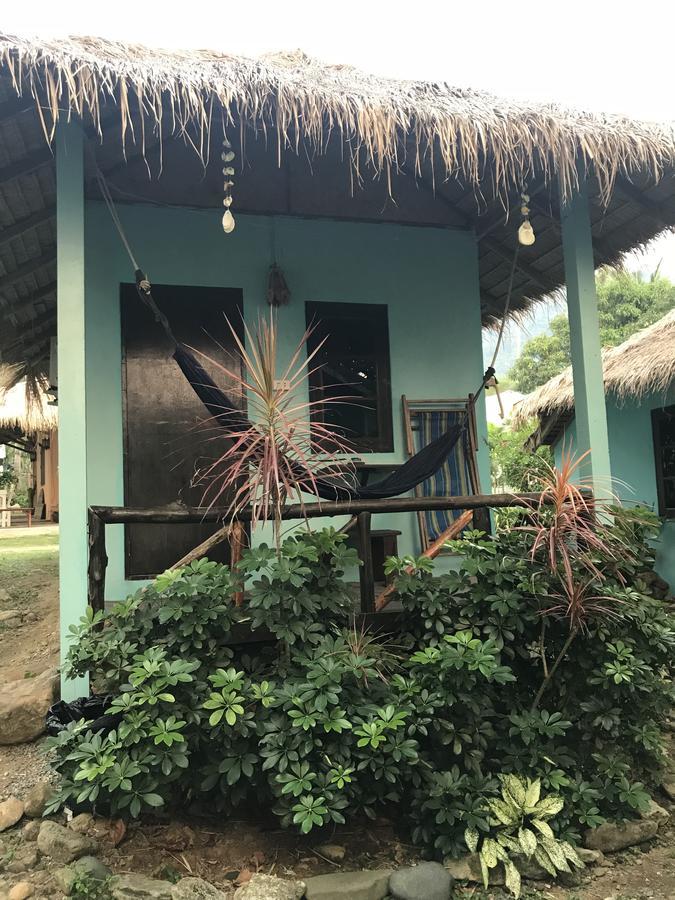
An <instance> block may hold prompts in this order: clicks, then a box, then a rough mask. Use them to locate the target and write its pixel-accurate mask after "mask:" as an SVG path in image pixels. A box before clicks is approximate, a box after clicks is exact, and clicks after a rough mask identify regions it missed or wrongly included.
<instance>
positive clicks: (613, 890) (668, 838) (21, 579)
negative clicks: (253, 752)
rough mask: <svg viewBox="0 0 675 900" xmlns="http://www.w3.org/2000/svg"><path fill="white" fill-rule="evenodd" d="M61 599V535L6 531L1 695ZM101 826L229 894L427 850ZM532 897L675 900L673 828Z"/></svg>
mask: <svg viewBox="0 0 675 900" xmlns="http://www.w3.org/2000/svg"><path fill="white" fill-rule="evenodd" d="M57 597H58V532H57V529H55V528H51V529H45V528H36V529H31V530H30V531H29V530H28V529H23V530H22V531H21V533H18V532H4V533H3V532H0V610H5V609H18V610H20V611H21V612H22V613H23V614H24V619H23V621H22V623H21V624H20V625H17V626H13V627H9V626H3V625H2V624H0V690H1V689H3V687H4V685H5V684H6V683H7V682H8V681H11V680H15V679H21V678H30V677H34V676H35V675H37V674H39V673H41V672H42V671H44V670H45V669H47V668H49V667H50V666H55V665H57V662H58V605H57ZM673 737H674V738H675V735H674V736H673ZM41 745H42V742H41V741H37V742H35V743H34V744H30V745H23V746H20V747H0V800H1V799H3V798H5V797H7V796H9V795H10V794H16V795H17V796H19V797H21V796H22V794H23V793H24V792H25V790H26V789H27V788H28V787H29V786H30V785H31V784H33V783H35V782H37V781H40V780H42V779H44V778H45V777H47V776H48V775H49V768H48V763H47V760H46V758H45V755H44V753H43V751H42V747H41ZM673 758H674V760H675V752H674V754H673ZM656 799H657V801H658V802H659V803H660V804H662V805H663V806H664V807H666V808H668V809H670V811H671V814H672V816H673V819H675V808H673V807H671V806H669V805H668V803H667V801H666V800H665V798H663V797H657V798H656ZM95 827H96V830H97V836H98V837H99V840H100V846H101V852H100V857H101V858H102V859H103V860H104V861H105V862H107V863H108V864H109V865H110V866H111V868H112V869H113V870H114V871H115V872H117V873H122V872H143V873H146V874H148V875H152V876H154V877H163V878H169V879H176V878H178V877H182V876H183V875H186V874H190V873H192V874H195V875H200V876H201V877H203V878H205V879H207V880H208V881H210V882H212V883H213V884H216V885H218V886H220V887H221V888H224V889H227V888H232V889H234V886H235V884H236V883H237V882H241V881H242V880H246V878H247V877H248V874H249V873H255V872H256V871H261V872H266V873H272V874H276V875H281V876H284V875H286V876H294V877H298V878H307V877H310V876H311V875H318V874H322V873H325V872H335V871H339V870H340V869H344V870H353V869H360V868H371V869H372V868H390V867H398V866H401V865H405V864H408V863H412V862H415V861H416V860H418V859H419V851H417V850H416V849H415V848H414V847H413V846H412V845H410V844H409V843H408V842H407V840H406V837H405V835H402V834H399V833H397V831H396V828H395V826H394V824H393V823H391V822H388V821H386V820H380V821H378V822H376V823H373V824H372V825H370V824H369V825H367V826H365V827H363V828H359V829H354V828H341V829H336V830H335V832H334V833H333V834H331V835H326V834H322V835H321V837H320V838H317V837H315V836H309V837H307V838H302V837H300V836H298V835H296V834H295V833H293V832H288V831H284V830H281V829H279V828H278V824H277V823H276V821H275V820H274V819H273V818H272V817H270V818H269V819H261V818H260V816H259V815H258V814H257V810H249V811H246V814H245V816H244V817H243V819H242V820H236V821H234V820H231V819H230V820H214V819H203V818H202V819H200V818H198V817H196V816H192V817H189V818H186V819H185V820H183V821H180V822H178V821H162V820H158V821H157V822H155V823H153V824H148V823H144V824H143V825H138V824H130V825H129V826H128V828H126V829H125V828H124V826H123V825H121V824H119V823H106V822H105V821H103V822H101V823H99V824H98V825H97V826H95ZM122 833H123V836H122ZM120 838H122V839H121V840H120ZM19 840H20V838H19V835H18V833H17V834H13V833H9V832H7V833H5V834H4V835H2V841H1V842H0V843H2V847H0V850H2V849H4V850H5V851H9V850H11V845H12V843H13V842H14V841H16V842H18V841H19ZM325 844H331V845H338V846H339V847H340V848H343V849H344V859H343V860H342V861H340V862H335V861H334V860H333V859H329V858H328V855H331V856H332V853H328V851H327V850H326V848H325V847H324V845H325ZM327 853H328V855H327ZM1 855H2V853H1V852H0V856H1ZM466 895H467V897H468V896H470V897H471V898H473V900H483V898H487V897H490V896H492V897H498V896H501V892H499V891H489V892H483V890H482V888H479V887H477V886H476V887H473V888H467V889H466ZM524 896H525V897H528V898H531V900H608V898H611V900H675V826H674V825H673V824H671V825H670V826H669V827H667V828H665V829H664V828H663V827H662V828H661V830H660V832H659V835H658V836H657V838H656V839H655V840H653V841H651V842H649V843H648V844H644V845H642V846H641V847H638V848H631V849H630V850H628V851H625V852H624V853H620V854H614V855H612V856H611V857H608V858H607V861H606V864H605V865H602V866H600V867H592V868H591V867H589V868H588V869H587V870H586V872H585V873H584V874H583V876H582V880H581V884H579V885H578V886H567V887H562V886H560V885H553V884H545V883H544V884H542V883H537V882H529V883H527V887H526V889H525V891H524Z"/></svg>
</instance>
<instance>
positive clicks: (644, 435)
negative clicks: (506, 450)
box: [554, 389, 675, 592]
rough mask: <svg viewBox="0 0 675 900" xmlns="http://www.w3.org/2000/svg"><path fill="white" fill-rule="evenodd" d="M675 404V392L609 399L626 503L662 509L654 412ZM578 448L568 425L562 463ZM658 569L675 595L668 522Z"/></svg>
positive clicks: (612, 450)
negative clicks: (637, 399) (658, 493)
mask: <svg viewBox="0 0 675 900" xmlns="http://www.w3.org/2000/svg"><path fill="white" fill-rule="evenodd" d="M672 403H675V389H673V390H671V391H670V393H669V394H667V395H665V396H664V395H663V394H653V395H650V396H647V397H645V398H643V400H642V401H641V402H640V403H637V402H635V401H630V402H625V403H619V402H618V401H617V400H616V399H614V398H611V397H610V398H608V400H607V403H606V406H607V428H608V432H609V454H610V462H611V467H612V478H613V483H614V492H615V493H616V494H617V495H618V496H619V497H620V498H621V500H622V501H623V502H624V503H633V504H634V503H639V504H643V505H645V506H648V507H650V508H651V509H653V510H655V511H656V510H657V509H658V502H657V496H656V470H655V464H654V444H653V441H652V420H651V411H652V410H653V409H658V408H659V407H662V406H670V405H671V404H672ZM563 447H566V448H570V447H571V448H572V449H574V448H575V447H576V420H575V419H573V420H572V422H571V423H570V424H569V425H568V427H567V429H566V430H565V432H564V434H563V436H562V437H561V439H560V440H559V441H558V442H557V443H556V445H555V448H554V451H555V457H556V462H557V463H559V462H560V456H561V453H562V448H563ZM656 567H657V570H658V572H659V574H660V575H661V576H662V577H663V578H665V579H666V581H668V582H669V583H670V585H671V588H672V589H673V591H674V592H675V521H673V520H670V521H667V522H666V523H665V524H664V526H663V528H662V530H661V537H660V541H659V545H658V548H657V560H656Z"/></svg>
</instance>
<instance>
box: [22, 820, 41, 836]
mask: <svg viewBox="0 0 675 900" xmlns="http://www.w3.org/2000/svg"><path fill="white" fill-rule="evenodd" d="M41 825H42V822H26V824H25V825H24V826H23V828H22V829H21V834H22V835H23V839H24V841H36V840H37V836H38V834H39V833H40V826H41Z"/></svg>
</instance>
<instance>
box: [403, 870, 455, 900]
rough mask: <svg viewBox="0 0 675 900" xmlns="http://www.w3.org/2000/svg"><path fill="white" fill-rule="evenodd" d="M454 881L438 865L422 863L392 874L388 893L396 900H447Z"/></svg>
mask: <svg viewBox="0 0 675 900" xmlns="http://www.w3.org/2000/svg"><path fill="white" fill-rule="evenodd" d="M454 881H455V879H454V878H453V877H452V875H450V873H449V872H448V871H447V870H446V869H444V868H443V866H442V865H441V864H440V863H436V862H422V863H419V864H418V865H416V866H407V867H406V868H405V869H399V870H398V871H397V872H394V874H393V875H392V876H391V878H390V879H389V893H390V894H391V895H392V897H395V898H397V900H449V898H450V896H451V895H452V885H453V884H454Z"/></svg>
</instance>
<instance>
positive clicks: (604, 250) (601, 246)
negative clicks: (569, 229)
mask: <svg viewBox="0 0 675 900" xmlns="http://www.w3.org/2000/svg"><path fill="white" fill-rule="evenodd" d="M530 206H531V207H532V209H534V210H536V212H538V213H539V214H540V215H542V216H545V217H546V218H547V219H548V220H549V221H550V222H551V226H552V227H553V229H554V230H555V231H556V232H557V233H558V234H560V233H561V231H562V226H561V225H560V209H557V210H554V209H553V205H551V208H550V209H546V207H545V206H544V204H543V203H540V202H539V201H538V200H533V201H532V202H531V204H530ZM591 237H592V239H593V246H594V247H595V248H596V249H597V251H598V253H600V254H601V255H602V256H605V257H611V256H615V255H616V251H614V250H612V249H611V248H610V247H608V246H607V244H606V243H605V242H604V241H603V239H602V238H599V237H595V236H594V235H593V234H591Z"/></svg>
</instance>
